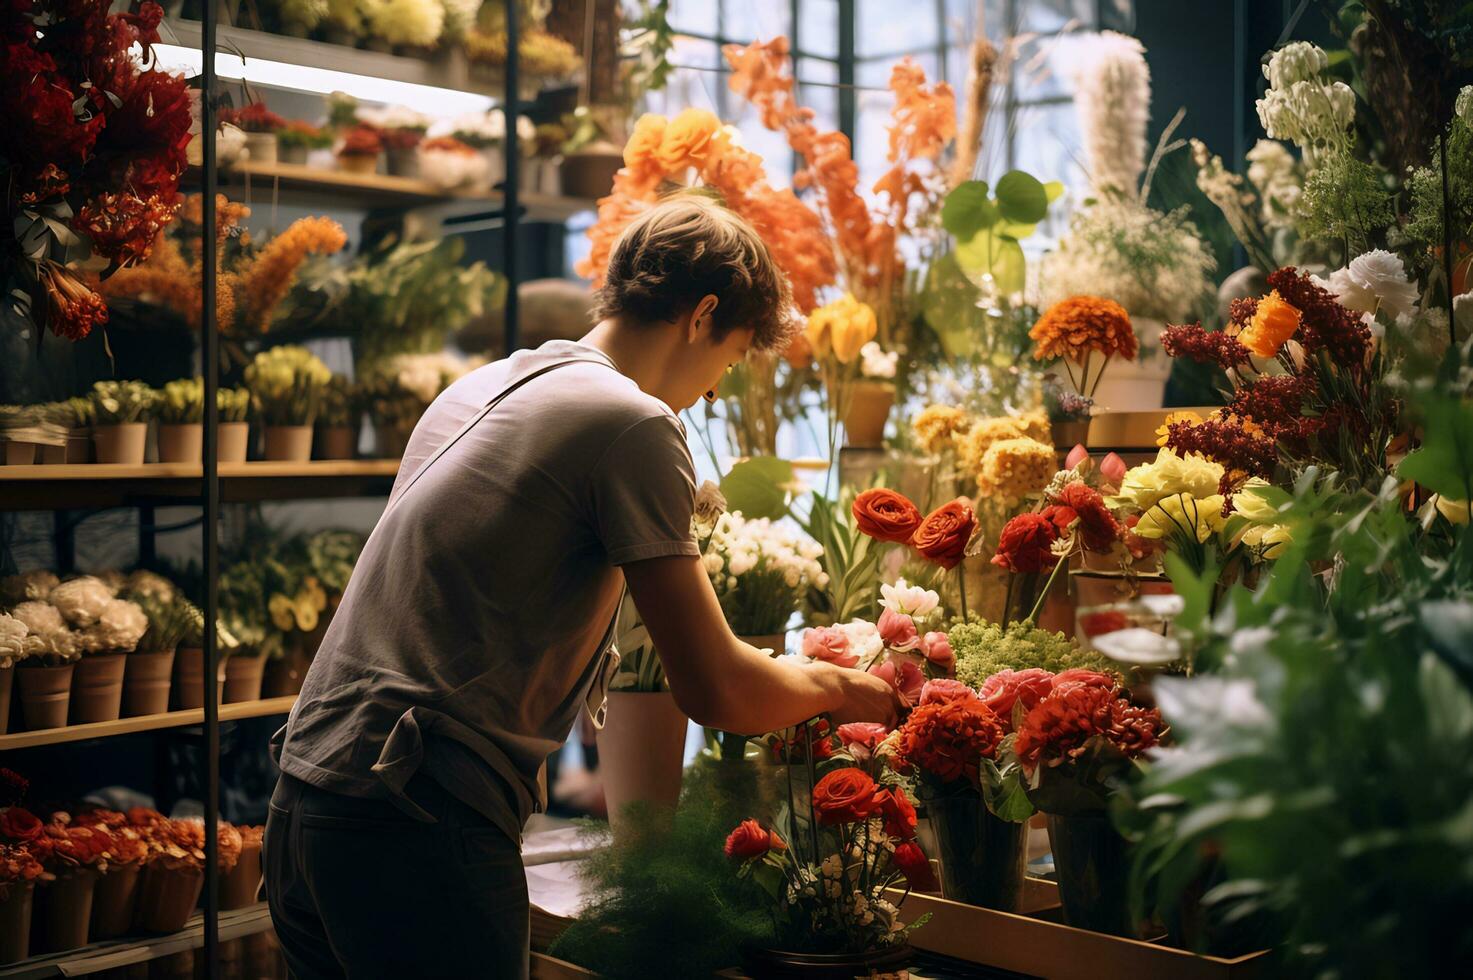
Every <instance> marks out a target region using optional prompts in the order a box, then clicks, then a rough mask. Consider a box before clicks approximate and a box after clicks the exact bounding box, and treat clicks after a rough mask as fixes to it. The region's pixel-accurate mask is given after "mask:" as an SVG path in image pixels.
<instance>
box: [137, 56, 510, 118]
mask: <svg viewBox="0 0 1473 980" xmlns="http://www.w3.org/2000/svg"><path fill="white" fill-rule="evenodd" d="M153 50H154V53H155V55H156V56H157V57H158V60H159V64H160V66H161V67H163V68H167V69H169V70H171V71H181V72H184V73H185V74H186V75H195V74H198V73H199V72H200V71H201V70H202V69H203V68H204V59H203V58H202V57H201V56H200V51H199V49H198V48H186V47H181V46H179V45H177V44H155V45H154V46H153ZM215 74H217V75H218V76H220V77H221V78H231V79H242V78H243V79H246V80H247V81H249V82H250V83H251V84H252V85H266V86H270V87H272V88H284V89H292V90H294V91H297V92H315V93H317V94H319V95H327V94H328V93H330V92H347V93H348V94H349V95H351V96H353V97H354V98H357V99H361V100H363V101H365V102H383V103H386V104H388V105H402V106H408V107H409V108H411V109H414V110H415V111H417V112H423V113H425V114H426V115H430V116H457V115H461V114H462V113H471V112H485V111H486V110H487V109H490V108H491V106H492V105H494V104H495V103H494V102H493V100H492V99H490V98H488V97H487V96H484V95H476V94H475V93H473V92H458V91H456V90H455V89H448V88H437V87H436V86H433V85H419V84H416V83H414V82H400V81H395V80H394V79H392V78H376V77H374V76H372V75H354V74H351V73H349V72H344V71H333V70H332V69H329V68H313V67H311V66H309V65H292V64H287V63H285V62H280V61H263V60H262V59H260V58H252V59H251V61H250V68H249V70H247V67H246V63H245V61H244V60H243V59H241V58H240V57H239V56H237V55H233V54H225V53H219V54H216V55H215Z"/></svg>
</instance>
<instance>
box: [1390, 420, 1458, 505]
mask: <svg viewBox="0 0 1473 980" xmlns="http://www.w3.org/2000/svg"><path fill="white" fill-rule="evenodd" d="M1396 475H1397V476H1398V477H1400V478H1401V479H1403V480H1416V481H1417V482H1418V483H1420V484H1421V485H1422V486H1424V487H1426V488H1427V489H1429V490H1432V491H1435V492H1436V493H1440V494H1442V495H1443V496H1444V497H1450V498H1452V499H1454V500H1468V499H1469V498H1470V497H1473V404H1469V403H1465V402H1460V401H1458V400H1456V399H1452V398H1442V399H1438V400H1436V401H1434V402H1432V403H1431V404H1430V405H1429V406H1428V408H1427V435H1426V437H1425V438H1424V439H1423V440H1422V446H1421V448H1419V449H1417V450H1415V451H1413V452H1411V453H1410V454H1408V455H1407V457H1406V459H1403V460H1402V461H1401V464H1400V465H1399V466H1397V468H1396Z"/></svg>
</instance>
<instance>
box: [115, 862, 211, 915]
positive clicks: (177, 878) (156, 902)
mask: <svg viewBox="0 0 1473 980" xmlns="http://www.w3.org/2000/svg"><path fill="white" fill-rule="evenodd" d="M204 884H205V869H204V868H190V867H184V868H167V867H164V866H163V865H161V864H159V863H158V862H154V863H153V864H150V865H147V866H146V867H144V869H143V874H142V875H141V876H140V877H139V880H138V904H137V915H136V917H135V919H134V922H133V925H134V926H135V927H136V928H138V929H140V930H142V931H143V932H178V931H179V930H180V929H183V928H184V923H186V922H188V921H189V917H190V916H191V915H193V914H194V907H195V905H196V904H197V903H198V902H199V893H200V891H201V889H203V888H204Z"/></svg>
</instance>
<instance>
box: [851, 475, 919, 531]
mask: <svg viewBox="0 0 1473 980" xmlns="http://www.w3.org/2000/svg"><path fill="white" fill-rule="evenodd" d="M851 510H852V512H853V514H854V521H855V523H856V524H858V525H859V529H860V530H861V531H863V532H864V533H865V534H867V535H869V536H870V537H872V538H874V539H875V540H876V541H893V542H896V543H898V544H904V543H906V542H907V541H909V540H910V537H911V535H912V534H914V533H915V530H916V528H917V527H919V526H920V523H921V512H920V510H918V509H917V508H916V505H915V504H913V503H911V502H910V499H909V498H908V497H906V496H905V495H904V494H900V493H896V492H895V491H894V490H887V489H885V488H884V487H876V488H875V489H873V490H866V491H864V492H863V493H861V494H860V495H859V496H857V497H855V498H854V506H853V507H852V508H851Z"/></svg>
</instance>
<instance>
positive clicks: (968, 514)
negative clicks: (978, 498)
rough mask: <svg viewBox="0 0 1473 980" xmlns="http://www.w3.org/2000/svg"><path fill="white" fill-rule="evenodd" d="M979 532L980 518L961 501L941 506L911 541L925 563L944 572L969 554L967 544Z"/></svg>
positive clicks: (930, 515) (928, 515) (924, 521)
mask: <svg viewBox="0 0 1473 980" xmlns="http://www.w3.org/2000/svg"><path fill="white" fill-rule="evenodd" d="M976 529H977V515H976V514H974V513H973V512H972V508H971V507H969V506H967V505H966V504H965V503H963V502H962V501H961V500H960V499H957V500H953V501H952V502H951V503H949V504H942V505H941V506H940V507H937V508H936V509H935V510H933V511H931V513H929V514H927V515H926V518H925V520H923V521H921V523H920V526H919V527H917V528H916V533H915V535H914V536H913V537H912V538H911V539H910V546H911V547H912V548H914V549H915V550H916V552H917V553H918V554H919V555H920V556H921V557H922V558H924V559H926V560H927V561H929V562H933V563H934V564H937V565H940V566H941V567H942V568H945V569H947V570H948V571H949V570H950V569H953V568H955V567H956V566H958V565H960V564H961V561H962V557H963V556H964V555H965V554H966V553H967V543H968V542H970V541H971V540H972V532H973V531H975V530H976Z"/></svg>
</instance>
